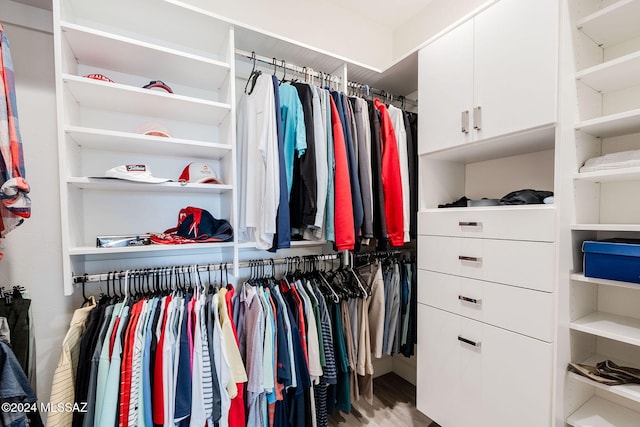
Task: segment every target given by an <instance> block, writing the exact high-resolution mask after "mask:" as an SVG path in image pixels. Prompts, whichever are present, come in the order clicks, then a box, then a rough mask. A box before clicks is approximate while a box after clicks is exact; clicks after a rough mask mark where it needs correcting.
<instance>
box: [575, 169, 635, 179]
mask: <svg viewBox="0 0 640 427" xmlns="http://www.w3.org/2000/svg"><path fill="white" fill-rule="evenodd" d="M574 179H575V180H576V181H591V182H616V181H630V180H640V166H637V167H629V168H620V169H611V170H602V171H595V172H578V173H576V174H575V175H574Z"/></svg>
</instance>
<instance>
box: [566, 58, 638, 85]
mask: <svg viewBox="0 0 640 427" xmlns="http://www.w3.org/2000/svg"><path fill="white" fill-rule="evenodd" d="M576 79H577V80H580V81H581V82H583V83H584V84H586V85H588V86H589V87H591V88H592V89H594V90H596V91H598V92H601V93H606V92H614V91H617V90H621V89H625V88H629V87H632V86H637V85H639V84H640V52H633V53H630V54H628V55H624V56H622V57H620V58H616V59H613V60H611V61H607V62H605V63H603V64H598V65H595V66H593V67H589V68H587V69H585V70H582V71H579V72H578V73H576Z"/></svg>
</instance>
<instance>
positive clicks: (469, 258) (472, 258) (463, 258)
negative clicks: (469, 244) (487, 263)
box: [458, 255, 482, 262]
mask: <svg viewBox="0 0 640 427" xmlns="http://www.w3.org/2000/svg"><path fill="white" fill-rule="evenodd" d="M458 259H459V260H460V261H470V262H482V258H480V257H477V256H465V255H458Z"/></svg>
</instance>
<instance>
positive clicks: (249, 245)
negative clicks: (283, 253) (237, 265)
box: [238, 240, 329, 250]
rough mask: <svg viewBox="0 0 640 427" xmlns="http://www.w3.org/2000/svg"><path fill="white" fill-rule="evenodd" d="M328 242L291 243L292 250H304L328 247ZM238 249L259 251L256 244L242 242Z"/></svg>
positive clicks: (302, 241)
mask: <svg viewBox="0 0 640 427" xmlns="http://www.w3.org/2000/svg"><path fill="white" fill-rule="evenodd" d="M327 243H329V242H327V241H326V240H292V241H291V249H293V248H304V247H315V246H323V245H326V244H327ZM238 249H257V248H256V242H240V243H238ZM286 249H289V248H282V250H286Z"/></svg>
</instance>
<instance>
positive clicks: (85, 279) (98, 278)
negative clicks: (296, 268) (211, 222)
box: [73, 253, 341, 284]
mask: <svg viewBox="0 0 640 427" xmlns="http://www.w3.org/2000/svg"><path fill="white" fill-rule="evenodd" d="M340 256H341V254H339V253H337V254H327V255H304V256H298V257H295V256H293V257H287V258H264V259H254V260H249V261H242V262H239V263H238V268H239V269H240V268H248V267H253V266H255V265H256V263H257V264H258V265H260V263H264V264H265V265H266V266H269V265H272V261H273V265H282V264H287V263H290V262H296V261H298V260H300V261H308V260H318V261H332V260H338V259H340ZM224 266H229V267H230V268H232V267H233V263H232V262H228V263H227V262H219V263H215V264H206V265H198V266H197V269H198V272H199V273H202V272H206V271H212V270H216V269H220V267H224ZM190 268H193V266H192V265H191V266H190V265H175V266H170V267H152V268H132V269H131V270H129V274H130V275H131V274H134V273H136V272H148V273H162V274H172V273H183V272H185V273H186V272H188V271H189V269H190ZM125 275H126V271H117V272H109V273H100V274H85V275H82V276H73V283H74V284H79V283H98V282H106V281H107V280H114V279H121V278H124V277H125Z"/></svg>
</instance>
